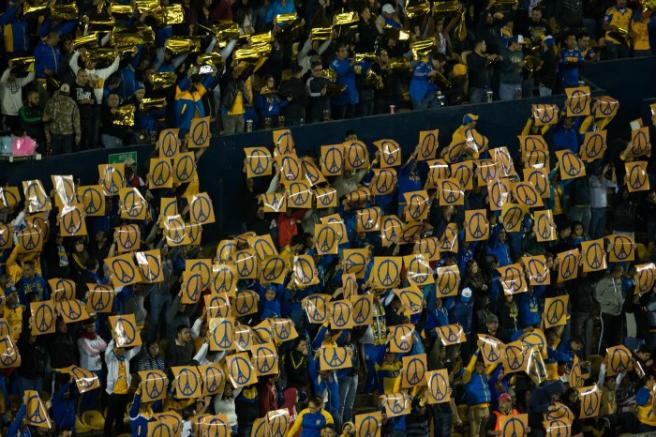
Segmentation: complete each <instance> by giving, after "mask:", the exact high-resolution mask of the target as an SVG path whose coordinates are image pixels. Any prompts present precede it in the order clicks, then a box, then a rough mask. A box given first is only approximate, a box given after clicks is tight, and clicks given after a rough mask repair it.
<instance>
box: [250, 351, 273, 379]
mask: <svg viewBox="0 0 656 437" xmlns="http://www.w3.org/2000/svg"><path fill="white" fill-rule="evenodd" d="M251 352H252V355H253V367H254V368H255V372H256V373H257V375H258V376H265V375H277V374H278V361H279V360H278V351H277V349H276V346H275V345H274V344H273V343H264V344H258V345H254V346H252V347H251Z"/></svg>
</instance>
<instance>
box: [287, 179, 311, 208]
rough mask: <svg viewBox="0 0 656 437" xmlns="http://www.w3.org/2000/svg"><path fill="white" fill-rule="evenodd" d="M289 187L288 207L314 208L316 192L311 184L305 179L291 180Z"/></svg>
mask: <svg viewBox="0 0 656 437" xmlns="http://www.w3.org/2000/svg"><path fill="white" fill-rule="evenodd" d="M287 188H288V192H287V208H301V209H309V208H312V200H313V199H314V194H313V192H312V187H310V184H308V183H307V182H305V181H300V182H290V183H289V185H288V186H287Z"/></svg>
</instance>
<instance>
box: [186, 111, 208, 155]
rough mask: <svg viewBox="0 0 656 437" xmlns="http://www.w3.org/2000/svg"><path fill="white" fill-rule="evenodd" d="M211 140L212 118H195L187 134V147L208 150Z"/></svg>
mask: <svg viewBox="0 0 656 437" xmlns="http://www.w3.org/2000/svg"><path fill="white" fill-rule="evenodd" d="M211 139H212V131H211V130H210V117H209V116H208V117H196V118H193V119H192V120H191V126H190V127H189V132H187V147H188V148H189V149H201V148H206V147H209V146H210V140H211Z"/></svg>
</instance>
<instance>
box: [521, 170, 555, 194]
mask: <svg viewBox="0 0 656 437" xmlns="http://www.w3.org/2000/svg"><path fill="white" fill-rule="evenodd" d="M524 180H525V181H527V182H529V183H530V184H531V185H533V187H534V188H535V189H536V190H537V192H538V193H540V197H542V198H543V199H545V198H549V197H550V196H551V182H549V170H548V169H546V168H525V169H524Z"/></svg>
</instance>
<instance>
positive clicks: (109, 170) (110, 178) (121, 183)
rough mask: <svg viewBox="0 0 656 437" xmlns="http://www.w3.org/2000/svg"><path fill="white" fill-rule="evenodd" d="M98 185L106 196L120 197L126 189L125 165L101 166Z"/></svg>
mask: <svg viewBox="0 0 656 437" xmlns="http://www.w3.org/2000/svg"><path fill="white" fill-rule="evenodd" d="M98 184H99V185H100V186H101V187H102V189H103V192H104V194H105V196H118V194H119V191H120V190H121V189H122V188H123V187H125V164H122V163H121V164H99V165H98Z"/></svg>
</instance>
